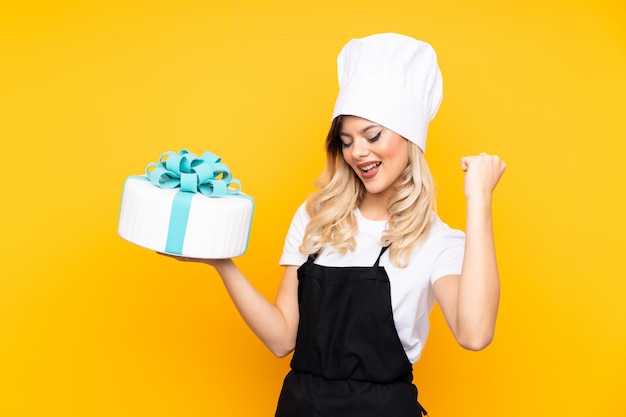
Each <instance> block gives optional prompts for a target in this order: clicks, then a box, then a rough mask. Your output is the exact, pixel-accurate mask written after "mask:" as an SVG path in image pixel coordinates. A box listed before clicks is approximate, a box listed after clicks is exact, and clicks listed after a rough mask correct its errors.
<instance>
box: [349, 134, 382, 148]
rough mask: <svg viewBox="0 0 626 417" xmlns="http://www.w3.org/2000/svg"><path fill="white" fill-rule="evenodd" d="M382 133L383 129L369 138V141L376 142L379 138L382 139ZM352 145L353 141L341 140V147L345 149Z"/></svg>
mask: <svg viewBox="0 0 626 417" xmlns="http://www.w3.org/2000/svg"><path fill="white" fill-rule="evenodd" d="M382 133H383V131H382V130H381V131H380V132H378V133H377V134H376V136H374V137H372V138H369V139H367V141H368V142H369V143H374V142H376V141H377V140H378V139H380V135H381V134H382ZM351 145H352V142H350V143H344V142H343V141H341V147H342V148H343V149H346V148H349V147H350V146H351Z"/></svg>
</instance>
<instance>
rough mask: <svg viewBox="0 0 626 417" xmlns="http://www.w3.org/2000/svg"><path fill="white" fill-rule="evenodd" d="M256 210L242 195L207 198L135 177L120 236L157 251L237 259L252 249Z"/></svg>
mask: <svg viewBox="0 0 626 417" xmlns="http://www.w3.org/2000/svg"><path fill="white" fill-rule="evenodd" d="M192 155H193V154H192ZM193 156H194V157H195V155H193ZM218 161H219V160H218ZM181 193H183V194H181ZM176 199H178V200H177V201H176V202H175V200H176ZM181 204H182V207H181ZM253 206H254V204H253V200H252V198H251V197H249V196H248V195H246V194H244V193H242V192H237V193H230V194H226V195H223V196H220V197H207V196H205V195H203V194H202V193H200V192H196V193H189V192H184V191H181V189H180V188H171V189H167V188H161V187H159V186H156V185H154V184H153V183H152V182H150V180H149V179H148V178H147V177H145V176H131V177H128V178H127V179H126V181H125V183H124V190H123V193H122V202H121V208H120V216H119V224H118V234H119V235H120V236H121V237H122V238H124V239H126V240H128V241H129V242H132V243H135V244H137V245H139V246H142V247H145V248H148V249H152V250H154V251H157V252H163V253H171V254H175V255H181V256H186V257H191V258H204V259H218V258H233V257H236V256H240V255H242V254H243V253H244V252H245V251H246V249H247V246H248V238H249V235H250V226H251V221H252V213H253ZM172 218H174V219H177V220H176V221H173V220H172ZM181 219H182V222H181ZM185 223H186V224H185Z"/></svg>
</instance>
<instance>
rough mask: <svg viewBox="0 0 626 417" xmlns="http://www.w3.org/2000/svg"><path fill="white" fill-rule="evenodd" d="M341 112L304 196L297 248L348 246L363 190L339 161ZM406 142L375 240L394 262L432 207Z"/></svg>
mask: <svg viewBox="0 0 626 417" xmlns="http://www.w3.org/2000/svg"><path fill="white" fill-rule="evenodd" d="M342 119H343V118H342V116H339V117H337V118H336V119H335V120H333V123H332V125H331V127H330V130H329V132H328V136H327V137H326V167H325V168H324V171H323V172H322V174H321V175H320V177H319V178H318V180H317V181H316V184H315V185H316V186H317V187H319V190H318V191H316V192H315V193H313V194H312V195H311V196H310V197H309V198H308V200H307V202H306V210H307V213H308V214H309V216H310V218H311V219H310V221H309V223H308V224H307V227H306V229H305V233H304V239H303V242H302V245H300V248H299V249H300V252H301V253H303V254H305V255H309V254H312V253H317V252H319V251H320V249H322V248H323V247H324V246H332V247H333V249H334V250H335V251H337V252H339V253H345V252H346V251H348V250H354V249H355V247H356V240H355V239H354V234H355V232H356V230H357V218H356V215H355V214H354V209H355V208H357V207H359V205H360V204H361V201H362V199H363V196H364V194H365V187H364V186H363V183H362V182H361V180H360V179H359V177H358V176H357V175H356V173H355V172H354V171H353V170H352V168H351V167H350V166H349V165H348V164H347V163H346V162H345V161H344V159H343V153H342V148H341V146H342V142H341V139H340V138H339V130H340V129H341V124H342ZM407 142H408V146H409V161H408V163H407V166H406V168H405V169H404V171H403V172H402V178H401V180H400V183H399V184H398V186H397V190H396V192H395V194H394V195H393V197H392V198H391V199H390V200H389V205H388V207H387V210H388V211H389V215H390V217H389V220H388V222H387V226H386V228H385V230H384V231H383V234H382V236H381V246H389V257H390V259H391V261H392V263H393V264H394V265H396V266H398V267H402V268H404V267H406V266H407V265H408V263H409V259H410V256H411V253H412V252H413V249H414V248H415V247H416V246H417V245H418V244H419V243H420V241H421V240H422V239H423V238H424V236H426V233H427V232H428V229H429V228H430V225H431V222H432V216H431V214H432V211H433V209H434V207H435V189H434V184H433V179H432V176H431V174H430V170H429V169H428V165H427V164H426V161H425V159H424V154H423V152H422V150H421V149H420V148H419V147H418V146H417V145H415V144H414V143H412V142H409V141H407Z"/></svg>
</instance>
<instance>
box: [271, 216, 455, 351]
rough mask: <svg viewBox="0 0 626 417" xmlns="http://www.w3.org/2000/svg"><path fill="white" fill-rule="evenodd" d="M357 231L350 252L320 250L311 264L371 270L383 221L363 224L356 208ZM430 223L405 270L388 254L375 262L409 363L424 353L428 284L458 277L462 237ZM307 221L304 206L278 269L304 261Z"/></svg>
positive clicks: (430, 291)
mask: <svg viewBox="0 0 626 417" xmlns="http://www.w3.org/2000/svg"><path fill="white" fill-rule="evenodd" d="M355 214H356V216H357V219H358V230H357V232H356V234H355V236H354V237H355V239H356V242H357V244H356V248H355V250H354V251H348V252H346V253H345V254H339V253H332V250H331V248H329V247H327V248H324V249H323V250H322V251H321V252H320V254H319V256H318V257H317V259H316V260H315V263H316V264H319V265H324V266H373V265H374V263H375V262H376V258H377V257H378V255H379V253H380V250H381V245H380V237H381V235H382V232H383V230H384V229H385V225H386V223H387V222H386V221H384V220H383V221H375V220H368V219H366V218H365V217H363V215H361V212H360V211H359V210H358V209H356V210H355ZM433 216H434V221H433V224H432V226H431V228H430V230H429V232H428V235H427V237H426V239H425V240H424V241H423V243H421V244H420V245H419V246H418V247H417V248H416V249H415V250H414V252H413V256H412V257H411V260H410V262H409V265H408V266H407V267H406V268H398V267H396V266H394V265H393V264H392V263H391V261H390V260H389V251H386V252H385V253H384V254H383V256H382V258H381V259H380V266H383V267H385V270H386V272H387V275H388V276H389V281H390V283H391V305H392V308H393V318H394V322H395V326H396V331H397V332H398V336H399V337H400V341H401V342H402V345H403V346H404V350H405V352H406V354H407V357H408V359H409V361H410V362H411V363H415V362H416V361H417V360H418V359H419V357H420V355H421V353H422V349H423V348H424V344H425V343H426V339H427V337H428V330H429V328H430V324H429V320H428V316H429V314H430V311H431V309H432V307H433V304H434V303H435V296H434V293H433V289H432V285H433V284H434V283H435V281H436V280H437V279H439V278H441V277H443V276H446V275H455V274H460V273H461V265H462V263H463V252H464V247H465V234H464V233H463V232H462V231H460V230H456V229H452V228H450V227H449V226H448V225H446V224H445V223H444V222H443V221H441V219H440V218H439V217H438V216H437V215H435V214H433ZM308 221H309V216H308V214H307V212H306V210H305V206H304V204H303V205H301V206H300V208H298V210H297V211H296V214H295V216H294V218H293V220H292V223H291V226H290V228H289V232H288V233H287V238H286V240H285V246H284V248H283V254H282V256H281V258H280V264H281V265H296V266H300V265H302V264H303V263H305V262H306V260H307V255H303V254H301V253H300V251H299V250H298V247H299V246H300V244H301V243H302V239H303V238H304V230H305V228H306V225H307V223H308Z"/></svg>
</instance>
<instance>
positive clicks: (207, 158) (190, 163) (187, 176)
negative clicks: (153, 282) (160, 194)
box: [146, 149, 241, 255]
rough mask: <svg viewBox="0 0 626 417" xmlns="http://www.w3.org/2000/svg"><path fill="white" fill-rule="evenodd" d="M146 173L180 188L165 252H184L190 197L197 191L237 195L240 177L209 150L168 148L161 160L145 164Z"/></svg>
mask: <svg viewBox="0 0 626 417" xmlns="http://www.w3.org/2000/svg"><path fill="white" fill-rule="evenodd" d="M146 177H147V178H148V180H149V181H150V182H151V183H152V184H153V185H155V186H157V187H160V188H164V189H173V188H180V191H178V193H176V195H175V196H174V200H173V201H172V214H171V215H170V223H169V227H168V231H167V242H166V245H165V252H167V253H173V254H176V255H181V254H182V252H183V243H184V241H185V232H186V230H187V222H188V220H189V209H190V207H191V201H192V198H193V196H194V195H195V194H197V193H198V192H199V193H200V194H202V195H204V196H206V197H210V198H219V197H224V196H226V195H233V196H234V195H237V194H239V192H240V191H241V181H239V180H238V179H236V178H233V176H232V174H231V172H230V169H229V168H228V166H227V165H226V164H224V163H222V162H221V158H220V157H219V156H217V155H215V154H213V153H211V152H209V151H206V152H204V153H203V154H202V156H201V157H198V155H196V154H194V153H191V152H189V151H188V150H186V149H183V150H181V151H180V152H178V153H176V152H173V151H168V152H165V153H163V154H162V155H161V157H160V158H159V160H158V162H151V163H149V164H148V166H146Z"/></svg>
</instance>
